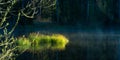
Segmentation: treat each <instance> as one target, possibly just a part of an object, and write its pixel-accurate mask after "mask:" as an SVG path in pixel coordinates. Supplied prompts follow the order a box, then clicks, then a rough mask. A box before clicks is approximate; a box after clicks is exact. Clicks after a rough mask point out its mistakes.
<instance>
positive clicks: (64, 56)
mask: <svg viewBox="0 0 120 60" xmlns="http://www.w3.org/2000/svg"><path fill="white" fill-rule="evenodd" d="M48 25H49V26H48ZM20 30H21V32H20ZM22 30H23V31H24V32H23V31H22ZM17 31H19V32H17V33H18V34H19V33H20V34H22V35H27V34H29V33H31V32H39V33H43V34H51V33H59V34H63V35H65V36H66V37H67V38H69V40H70V43H69V44H68V45H67V46H66V49H65V50H62V51H50V50H46V51H43V52H37V53H36V52H28V51H26V52H25V53H23V54H21V55H20V56H19V57H17V60H119V56H120V41H119V40H120V35H119V31H113V30H111V31H108V32H106V31H104V30H101V29H96V30H82V29H80V28H79V27H73V26H61V25H54V24H51V23H47V24H44V23H43V24H38V25H36V24H34V25H28V26H26V27H24V28H23V29H19V30H17Z"/></svg>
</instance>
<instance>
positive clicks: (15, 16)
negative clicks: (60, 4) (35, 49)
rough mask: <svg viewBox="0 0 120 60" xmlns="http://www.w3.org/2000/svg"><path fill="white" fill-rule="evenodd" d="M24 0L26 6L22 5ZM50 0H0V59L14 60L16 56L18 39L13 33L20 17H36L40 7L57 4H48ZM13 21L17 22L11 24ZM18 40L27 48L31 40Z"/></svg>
mask: <svg viewBox="0 0 120 60" xmlns="http://www.w3.org/2000/svg"><path fill="white" fill-rule="evenodd" d="M26 1H27V2H26ZM23 2H26V3H25V4H23V5H24V6H23V5H22V3H23ZM48 2H51V0H29V1H28V0H0V60H14V58H15V56H16V54H15V53H14V52H15V50H16V48H17V46H16V41H15V40H16V39H15V38H14V36H13V35H12V33H13V31H14V29H15V28H16V26H17V25H18V22H19V20H20V18H21V17H23V16H24V17H26V18H35V15H37V14H38V11H39V8H41V7H42V6H44V7H51V6H53V5H54V4H55V2H54V3H52V2H53V1H52V2H51V3H50V4H48V5H47V6H46V3H48ZM11 21H15V22H14V23H12V24H10V23H11ZM11 25H12V26H11ZM22 40H24V42H23V41H22ZM18 42H19V44H20V45H21V46H22V45H24V47H21V48H26V49H27V48H29V46H30V44H29V41H28V40H26V39H25V38H22V39H21V40H19V41H18Z"/></svg>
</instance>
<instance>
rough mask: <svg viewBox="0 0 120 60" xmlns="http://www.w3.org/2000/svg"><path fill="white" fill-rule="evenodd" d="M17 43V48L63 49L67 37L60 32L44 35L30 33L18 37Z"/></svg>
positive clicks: (37, 49) (31, 49)
mask: <svg viewBox="0 0 120 60" xmlns="http://www.w3.org/2000/svg"><path fill="white" fill-rule="evenodd" d="M17 43H18V48H19V50H29V51H40V50H45V49H51V50H63V49H65V46H66V44H67V43H68V39H67V38H66V37H65V36H63V35H61V34H52V35H44V34H39V33H31V34H29V35H28V36H27V37H20V38H18V40H17Z"/></svg>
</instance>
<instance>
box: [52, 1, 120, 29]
mask: <svg viewBox="0 0 120 60" xmlns="http://www.w3.org/2000/svg"><path fill="white" fill-rule="evenodd" d="M119 4H120V3H119V0H74V1H73V0H58V5H57V8H56V16H57V19H54V22H58V23H60V24H70V25H71V24H72V25H82V26H86V25H89V26H91V27H101V26H102V27H103V28H111V27H113V26H116V27H117V26H119V24H120V20H119V18H120V17H119V16H120V14H119V12H120V11H119V10H120V7H119Z"/></svg>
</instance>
